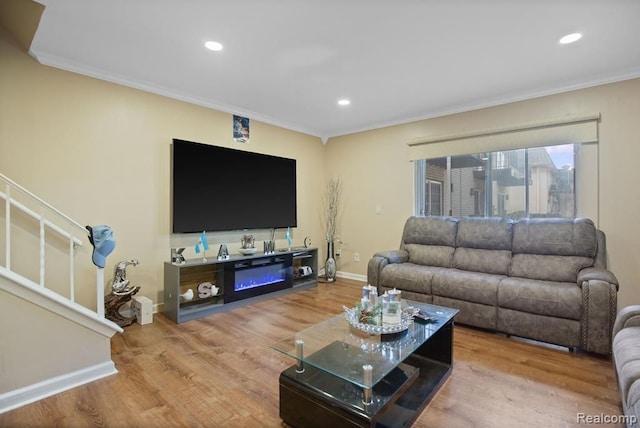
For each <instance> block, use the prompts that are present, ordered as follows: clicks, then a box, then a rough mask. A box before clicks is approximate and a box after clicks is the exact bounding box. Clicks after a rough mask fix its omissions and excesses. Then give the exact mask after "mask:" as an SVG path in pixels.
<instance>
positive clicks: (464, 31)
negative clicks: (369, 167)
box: [31, 0, 640, 141]
mask: <svg viewBox="0 0 640 428" xmlns="http://www.w3.org/2000/svg"><path fill="white" fill-rule="evenodd" d="M38 1H39V2H40V3H42V4H44V5H45V6H46V9H45V12H44V14H43V17H42V20H41V22H40V26H39V28H38V30H37V32H36V35H35V37H34V40H33V43H32V45H31V53H32V55H33V56H34V57H35V58H37V59H38V61H40V62H42V63H43V64H47V65H50V66H53V67H58V68H62V69H65V70H70V71H74V72H77V73H81V74H85V75H89V76H94V77H97V78H100V79H104V80H108V81H112V82H117V83H120V84H124V85H127V86H132V87H135V88H139V89H143V90H146V91H150V92H154V93H158V94H162V95H166V96H170V97H173V98H177V99H181V100H184V101H188V102H192V103H195V104H199V105H203V106H207V107H211V108H214V109H217V110H221V111H225V112H229V113H234V114H239V115H243V116H247V117H249V118H251V119H254V120H260V121H264V122H267V123H271V124H275V125H279V126H282V127H285V128H289V129H293V130H297V131H301V132H304V133H307V134H311V135H316V136H319V137H321V138H323V140H325V141H326V139H327V138H329V137H332V136H337V135H343V134H348V133H352V132H357V131H362V130H368V129H374V128H379V127H382V126H386V125H392V124H398V123H405V122H409V121H413V120H418V119H424V118H428V117H435V116H440V115H444V114H448V113H454V112H461V111H466V110H471V109H475V108H480V107H486V106H491V105H497V104H502V103H506V102H511V101H516V100H522V99H527V98H533V97H536V96H541V95H547V94H552V93H558V92H563V91H567V90H571V89H577V88H582V87H588V86H593V85H597V84H601V83H607V82H614V81H619V80H625V79H630V78H635V77H640V1H638V0H395V1H393V0H386V1H385V0H315V1H314V0H271V1H269V0H38ZM576 31H578V32H582V33H583V34H584V37H583V38H582V40H580V41H579V42H577V43H575V44H572V45H560V44H559V43H558V40H559V38H560V37H561V36H563V35H565V34H568V33H572V32H576ZM207 40H217V41H219V42H221V43H222V44H223V45H224V47H225V49H224V50H223V51H222V52H211V51H209V50H207V49H206V48H205V47H204V45H203V44H204V42H205V41H207ZM342 97H346V98H349V99H350V100H351V102H352V103H351V105H349V106H347V107H340V106H338V105H337V101H338V99H340V98H342Z"/></svg>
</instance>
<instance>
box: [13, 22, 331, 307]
mask: <svg viewBox="0 0 640 428" xmlns="http://www.w3.org/2000/svg"><path fill="white" fill-rule="evenodd" d="M0 31H2V32H1V33H0V63H1V64H2V67H0V94H2V96H1V97H0V172H1V173H3V174H4V175H6V176H8V177H9V178H11V179H12V180H14V181H16V182H18V183H19V184H21V185H22V186H24V187H26V188H27V189H28V190H30V191H31V192H33V193H35V194H36V195H38V196H40V197H41V198H43V199H44V200H45V201H47V202H49V203H50V204H52V205H53V206H54V207H56V208H58V209H59V210H61V211H62V212H64V213H65V214H67V215H69V216H70V217H71V218H73V219H74V220H76V221H78V222H79V223H81V224H83V225H85V224H87V225H96V224H108V225H111V226H112V227H113V229H114V233H115V237H116V241H117V246H116V249H115V251H114V252H113V253H112V255H111V256H109V259H108V261H107V268H106V275H105V279H106V281H107V283H110V281H111V280H112V279H113V266H115V264H116V263H117V262H118V261H121V260H125V259H131V258H136V259H138V260H139V261H140V265H138V266H137V267H130V268H129V269H128V270H127V274H128V279H129V280H131V281H132V283H134V284H135V285H140V286H141V287H142V289H141V290H140V293H139V295H144V296H146V297H149V298H150V299H151V300H152V301H153V302H154V303H160V302H162V291H163V263H164V262H165V261H169V259H170V248H171V236H170V191H169V183H170V143H171V141H172V138H174V137H175V138H181V139H186V140H192V141H198V142H202V143H207V144H214V145H219V146H227V147H234V148H238V149H243V150H251V151H255V152H260V153H268V154H273V155H277V156H284V157H289V158H295V159H296V160H297V169H298V183H297V184H298V227H297V228H296V229H294V230H293V245H302V243H303V239H304V237H305V236H307V235H308V236H311V238H312V242H314V243H316V244H317V243H319V242H320V240H321V225H320V222H319V217H318V213H319V212H320V209H321V200H320V197H319V195H321V193H322V191H323V189H324V184H323V177H324V162H323V153H324V146H323V144H322V142H321V141H320V139H319V138H316V137H311V136H308V135H304V134H300V133H297V132H293V131H288V130H285V129H282V128H278V127H275V126H271V125H267V124H264V123H260V122H257V121H252V122H251V140H250V142H249V143H248V144H241V143H235V142H234V141H233V139H232V116H231V115H230V114H227V113H222V112H219V111H215V110H211V109H207V108H203V107H198V106H195V105H190V104H187V103H183V102H180V101H176V100H173V99H169V98H165V97H162V96H158V95H153V94H150V93H146V92H142V91H139V90H135V89H131V88H127V87H124V86H119V85H116V84H112V83H108V82H104V81H101V80H97V79H93V78H89V77H85V76H81V75H77V74H74V73H70V72H66V71H61V70H58V69H54V68H50V67H46V66H42V65H40V64H38V63H37V62H36V61H35V60H34V59H33V58H31V57H30V56H29V55H28V54H27V53H26V51H25V49H24V48H23V47H21V46H20V44H19V43H18V42H17V41H16V40H14V39H13V38H12V37H11V36H9V35H8V34H7V33H6V32H4V30H2V28H1V27H0ZM215 174H216V172H215V171H211V176H212V177H215V176H216V175H215ZM261 174H262V172H258V171H256V179H263V178H262V175H261ZM226 179H228V180H233V177H226ZM221 208H222V209H224V206H222V207H221ZM36 233H37V230H36ZM279 237H280V240H279V242H278V246H279V247H283V246H285V245H286V244H285V241H283V239H282V234H280V235H279ZM84 239H85V243H86V245H87V246H88V245H89V244H88V241H87V240H86V238H84ZM231 239H233V240H234V241H232V242H229V244H231V245H230V249H231V250H233V249H234V248H235V247H237V246H239V243H240V234H237V236H232V237H231ZM216 240H217V239H216V237H213V239H212V242H211V243H212V244H213V245H216V244H218V242H216ZM195 242H196V238H193V239H190V240H188V242H187V243H186V244H185V245H190V248H188V249H187V250H186V251H185V255H186V256H187V258H193V257H195V253H194V251H193V244H195ZM213 245H212V247H213ZM2 247H3V248H4V244H3V246H2ZM213 248H215V250H216V251H217V246H216V247H213ZM213 248H212V250H213ZM27 253H28V254H27ZM32 256H33V254H32V252H31V251H28V252H25V253H24V254H12V261H14V260H15V263H18V261H19V260H20V259H23V260H27V259H30V258H31V257H32ZM35 260H36V262H35V263H30V265H31V266H34V267H35V269H37V257H36V258H35ZM84 262H86V260H85V261H84ZM79 264H82V261H80V263H79ZM84 264H85V265H86V266H87V269H89V270H88V272H83V273H81V274H80V280H79V284H78V285H77V288H78V289H79V290H80V292H86V293H93V299H89V301H91V300H92V301H93V302H95V291H93V290H94V289H95V287H94V286H93V284H95V279H94V278H95V273H94V272H93V270H92V266H91V264H90V263H84ZM36 272H37V270H36ZM27 276H29V277H30V278H32V277H34V276H35V277H36V278H37V274H35V275H27ZM94 305H95V303H94Z"/></svg>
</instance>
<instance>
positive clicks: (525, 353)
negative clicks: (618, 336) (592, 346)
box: [0, 279, 621, 428]
mask: <svg viewBox="0 0 640 428" xmlns="http://www.w3.org/2000/svg"><path fill="white" fill-rule="evenodd" d="M362 285H363V284H362V283H359V282H356V281H349V280H344V279H339V280H338V281H337V282H336V283H333V284H319V285H318V287H317V288H313V289H311V290H305V291H301V292H298V293H294V294H290V295H287V296H284V297H278V298H274V299H270V300H266V301H262V302H259V303H255V304H252V305H248V306H246V307H243V308H239V309H235V310H232V311H228V312H224V313H220V314H215V315H211V316H208V317H205V318H202V319H199V320H194V321H189V322H186V323H183V324H174V323H173V322H172V321H169V320H167V319H166V318H164V317H163V316H162V315H161V314H156V315H155V316H154V322H153V324H149V325H145V326H140V325H137V324H134V325H132V326H130V327H127V328H126V329H125V333H124V334H118V335H116V336H114V338H113V339H112V351H113V360H114V362H115V364H116V367H117V369H118V370H119V373H118V374H117V375H114V376H110V377H108V378H105V379H102V380H99V381H97V382H94V383H92V384H89V385H85V386H81V387H78V388H75V389H73V390H70V391H66V392H64V393H61V394H58V395H56V396H53V397H50V398H47V399H44V400H41V401H39V402H36V403H34V404H31V405H27V406H23V407H21V408H19V409H16V410H13V411H11V412H7V413H5V414H3V415H0V426H2V427H54V426H55V427H152V426H153V427H173V426H188V427H279V426H283V424H282V422H281V420H280V418H279V416H278V375H279V373H280V372H281V371H282V370H284V369H285V368H286V367H288V366H290V365H292V364H293V361H292V360H291V359H289V358H287V357H285V356H284V355H281V354H279V353H277V352H275V351H273V350H271V349H270V348H269V345H270V344H271V343H273V342H275V341H276V340H278V339H280V338H283V337H285V336H288V335H290V334H292V333H294V332H295V331H297V330H300V329H302V328H304V327H306V326H309V325H311V324H313V323H317V322H319V321H322V320H324V319H326V318H328V317H330V316H332V315H335V314H338V313H340V312H341V310H342V305H343V304H347V305H350V304H353V303H354V302H355V301H356V300H357V299H358V298H359V297H360V294H361V286H362ZM52 352H55V350H52ZM454 361H455V362H454V369H453V373H452V375H451V377H450V378H449V379H448V380H447V382H446V384H445V385H444V386H443V387H442V389H441V390H440V391H439V392H438V394H437V395H436V397H435V398H434V399H433V400H432V401H431V403H430V404H429V405H428V406H427V408H426V409H425V410H424V412H423V413H422V415H421V416H420V417H419V418H418V420H417V421H416V422H415V424H414V427H420V428H422V427H469V426H477V427H519V426H533V427H546V428H549V427H565V426H577V425H579V423H578V422H579V421H578V414H579V413H583V414H586V415H603V414H604V415H619V414H621V408H620V397H619V394H618V390H617V386H616V380H615V374H614V370H613V367H612V362H611V360H610V359H609V358H605V357H600V356H596V355H591V354H587V353H580V352H578V353H571V352H568V350H567V349H566V348H559V347H553V346H549V345H544V344H539V343H536V342H528V341H524V340H519V339H514V338H508V337H506V336H504V335H501V334H496V333H490V332H486V331H482V330H477V329H472V328H468V327H463V326H460V325H456V327H455V333H454Z"/></svg>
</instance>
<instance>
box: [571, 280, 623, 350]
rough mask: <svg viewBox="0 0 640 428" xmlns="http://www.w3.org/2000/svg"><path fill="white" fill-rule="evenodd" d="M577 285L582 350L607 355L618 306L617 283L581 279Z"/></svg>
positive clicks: (611, 340)
mask: <svg viewBox="0 0 640 428" xmlns="http://www.w3.org/2000/svg"><path fill="white" fill-rule="evenodd" d="M584 278H586V277H584ZM578 285H579V286H580V287H581V289H582V302H583V308H582V320H581V327H582V349H585V350H587V351H589V352H596V353H598V354H605V355H609V354H611V345H612V342H613V335H612V332H613V323H614V321H615V318H616V312H617V304H618V286H617V283H613V282H609V281H601V280H599V279H588V280H587V279H583V281H582V282H579V283H578Z"/></svg>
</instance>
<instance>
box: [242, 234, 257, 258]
mask: <svg viewBox="0 0 640 428" xmlns="http://www.w3.org/2000/svg"><path fill="white" fill-rule="evenodd" d="M255 243H256V239H255V238H254V236H253V235H242V239H241V240H240V245H241V247H240V249H239V251H240V253H241V254H244V255H245V256H248V255H250V254H254V253H255V252H256V250H257V249H256V246H255Z"/></svg>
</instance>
